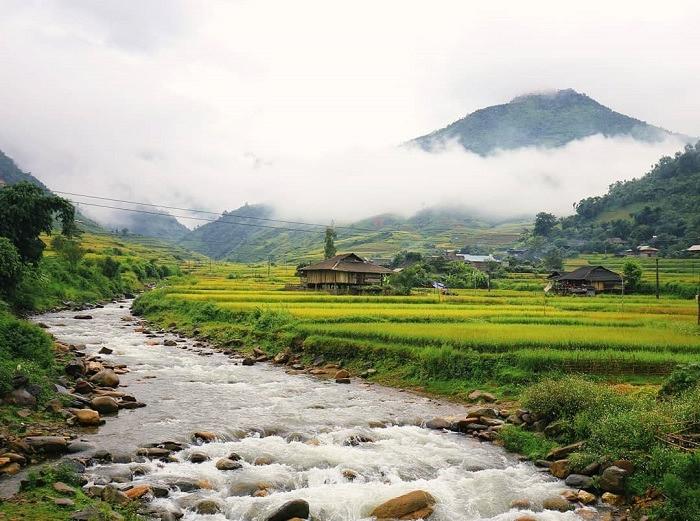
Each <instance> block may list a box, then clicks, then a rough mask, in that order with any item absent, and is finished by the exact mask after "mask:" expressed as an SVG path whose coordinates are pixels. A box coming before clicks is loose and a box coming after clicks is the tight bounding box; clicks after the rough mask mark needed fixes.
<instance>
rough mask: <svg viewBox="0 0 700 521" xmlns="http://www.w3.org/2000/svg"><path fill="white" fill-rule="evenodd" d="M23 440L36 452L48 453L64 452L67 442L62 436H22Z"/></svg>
mask: <svg viewBox="0 0 700 521" xmlns="http://www.w3.org/2000/svg"><path fill="white" fill-rule="evenodd" d="M24 442H25V443H26V444H27V445H28V446H29V448H31V449H33V450H35V451H36V452H45V453H48V454H61V453H63V452H66V450H67V446H68V442H67V441H66V439H65V438H64V437H62V436H29V437H28V438H24Z"/></svg>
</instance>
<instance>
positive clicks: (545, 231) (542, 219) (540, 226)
mask: <svg viewBox="0 0 700 521" xmlns="http://www.w3.org/2000/svg"><path fill="white" fill-rule="evenodd" d="M556 224H557V218H556V217H555V216H554V215H552V214H551V213H547V212H540V213H538V214H537V215H536V216H535V227H534V228H533V230H532V233H534V234H535V235H540V236H542V237H549V234H550V233H551V232H552V229H553V228H554V226H556Z"/></svg>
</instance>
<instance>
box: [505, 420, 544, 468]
mask: <svg viewBox="0 0 700 521" xmlns="http://www.w3.org/2000/svg"><path fill="white" fill-rule="evenodd" d="M499 438H500V440H501V441H502V442H503V446H504V447H505V448H506V449H507V450H509V451H511V452H516V453H518V454H522V455H524V456H527V457H528V458H529V459H531V460H538V459H544V458H545V456H547V453H548V452H549V451H550V450H552V449H553V448H554V447H556V446H557V444H556V443H554V442H553V441H550V440H548V439H547V438H545V437H544V436H543V435H542V434H539V433H536V432H529V431H526V430H523V429H522V428H520V427H516V426H515V425H506V426H505V427H504V428H503V429H501V431H500V432H499Z"/></svg>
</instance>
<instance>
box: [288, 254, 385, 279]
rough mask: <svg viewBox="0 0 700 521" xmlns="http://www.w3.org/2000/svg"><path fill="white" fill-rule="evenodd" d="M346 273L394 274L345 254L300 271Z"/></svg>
mask: <svg viewBox="0 0 700 521" xmlns="http://www.w3.org/2000/svg"><path fill="white" fill-rule="evenodd" d="M326 270H329V271H346V272H350V273H386V274H389V273H393V272H392V271H391V270H390V269H388V268H385V267H383V266H378V265H377V264H373V263H371V262H369V261H368V260H367V259H363V258H362V257H360V256H359V255H355V254H354V253H343V254H340V255H336V256H335V257H331V258H330V259H326V260H324V261H321V262H317V263H316V264H311V265H310V266H305V267H303V268H301V269H300V270H299V271H326Z"/></svg>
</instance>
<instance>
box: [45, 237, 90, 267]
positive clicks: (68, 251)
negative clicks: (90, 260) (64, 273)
mask: <svg viewBox="0 0 700 521" xmlns="http://www.w3.org/2000/svg"><path fill="white" fill-rule="evenodd" d="M51 248H53V250H54V251H55V252H56V255H58V256H59V257H60V258H61V259H63V260H64V261H66V263H68V266H69V267H70V269H71V270H73V271H75V270H76V268H77V267H78V263H79V262H80V261H81V260H82V259H83V257H84V256H85V250H83V248H81V247H80V241H78V240H77V239H74V238H69V237H64V236H62V235H58V236H56V237H54V238H53V239H52V240H51Z"/></svg>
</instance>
